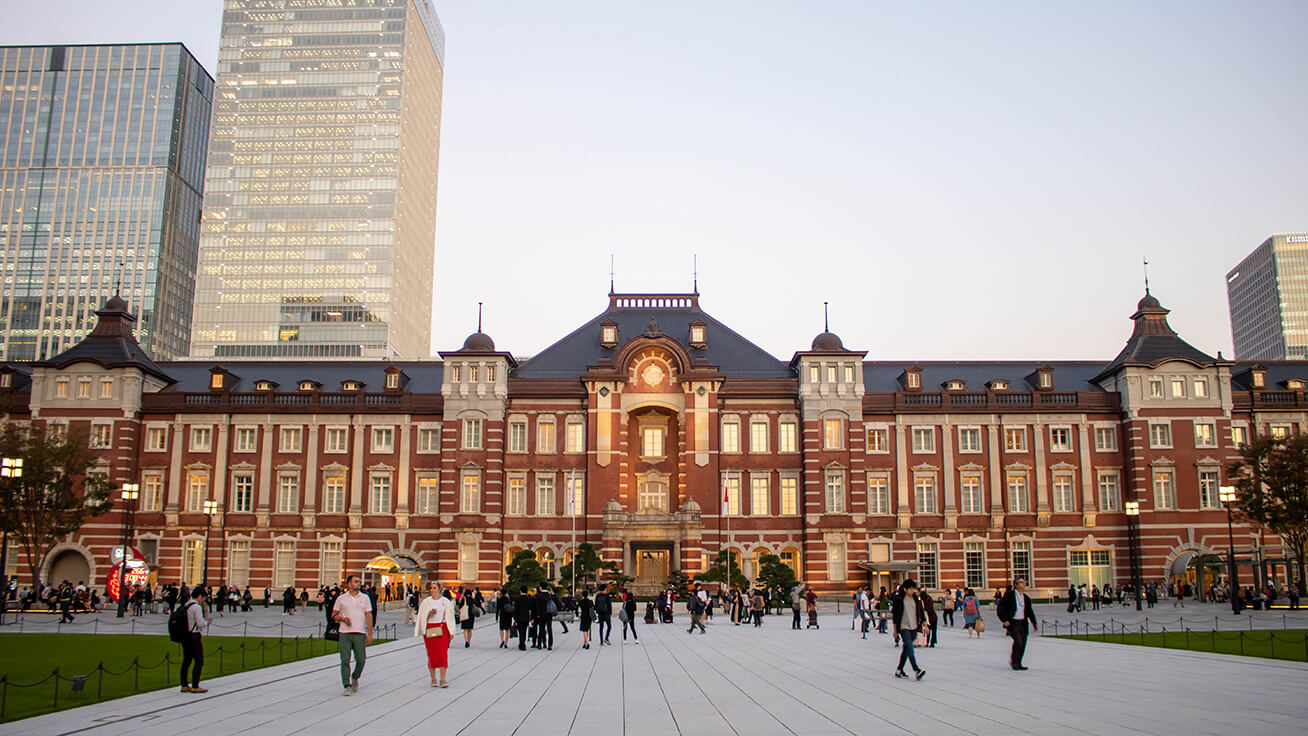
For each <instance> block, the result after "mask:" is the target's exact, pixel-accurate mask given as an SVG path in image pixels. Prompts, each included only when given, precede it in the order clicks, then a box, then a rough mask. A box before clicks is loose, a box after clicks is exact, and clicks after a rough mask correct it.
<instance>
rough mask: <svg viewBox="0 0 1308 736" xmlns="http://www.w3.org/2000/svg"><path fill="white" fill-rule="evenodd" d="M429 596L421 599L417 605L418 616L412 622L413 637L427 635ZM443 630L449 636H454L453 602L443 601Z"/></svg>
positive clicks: (429, 609)
mask: <svg viewBox="0 0 1308 736" xmlns="http://www.w3.org/2000/svg"><path fill="white" fill-rule="evenodd" d="M431 604H432V600H431V596H427V597H426V598H423V599H422V603H420V604H418V615H417V617H415V618H414V620H413V635H414V636H425V635H426V633H427V617H428V616H431ZM445 630H446V632H447V633H448V634H449V635H450V636H453V635H454V601H452V600H450V599H448V598H446V599H445Z"/></svg>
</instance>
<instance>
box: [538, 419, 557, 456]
mask: <svg viewBox="0 0 1308 736" xmlns="http://www.w3.org/2000/svg"><path fill="white" fill-rule="evenodd" d="M555 437H556V432H555V429H554V417H546V416H541V417H536V452H538V453H542V452H544V453H549V452H554V443H555Z"/></svg>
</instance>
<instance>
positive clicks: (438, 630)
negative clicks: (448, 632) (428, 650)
mask: <svg viewBox="0 0 1308 736" xmlns="http://www.w3.org/2000/svg"><path fill="white" fill-rule="evenodd" d="M424 635H425V636H426V637H427V638H428V639H439V638H440V637H442V636H445V627H444V626H429V627H427V631H426V633H425V634H424Z"/></svg>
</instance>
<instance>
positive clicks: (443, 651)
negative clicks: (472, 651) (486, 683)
mask: <svg viewBox="0 0 1308 736" xmlns="http://www.w3.org/2000/svg"><path fill="white" fill-rule="evenodd" d="M427 590H428V591H429V592H430V595H429V596H427V598H426V599H424V600H423V602H422V603H420V604H419V605H418V617H417V619H416V620H415V621H414V622H413V635H414V636H415V637H416V636H422V637H424V639H423V643H424V644H426V645H427V671H428V672H429V673H430V674H431V686H432V687H449V686H450V685H449V683H448V682H446V681H445V669H446V668H447V667H449V654H450V637H451V636H453V635H454V601H452V600H450V598H449V594H450V593H449V591H448V590H445V588H444V587H443V586H441V584H440V583H438V582H436V581H435V580H433V581H432V582H431V583H429V584H428V585H427ZM436 670H440V673H441V679H440V680H439V681H437V679H436Z"/></svg>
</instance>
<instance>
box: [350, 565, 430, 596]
mask: <svg viewBox="0 0 1308 736" xmlns="http://www.w3.org/2000/svg"><path fill="white" fill-rule="evenodd" d="M363 581H364V582H365V583H369V584H371V585H373V586H374V587H376V588H377V596H378V598H379V599H380V600H383V601H389V600H401V599H403V598H404V597H405V595H406V594H407V593H406V591H407V590H409V589H410V588H418V589H420V590H421V587H422V571H421V570H419V569H418V563H417V562H415V561H414V560H413V559H411V558H408V557H402V556H399V555H397V556H395V557H386V556H382V557H374V558H372V560H371V561H369V562H368V564H367V565H366V566H364V568H363Z"/></svg>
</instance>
